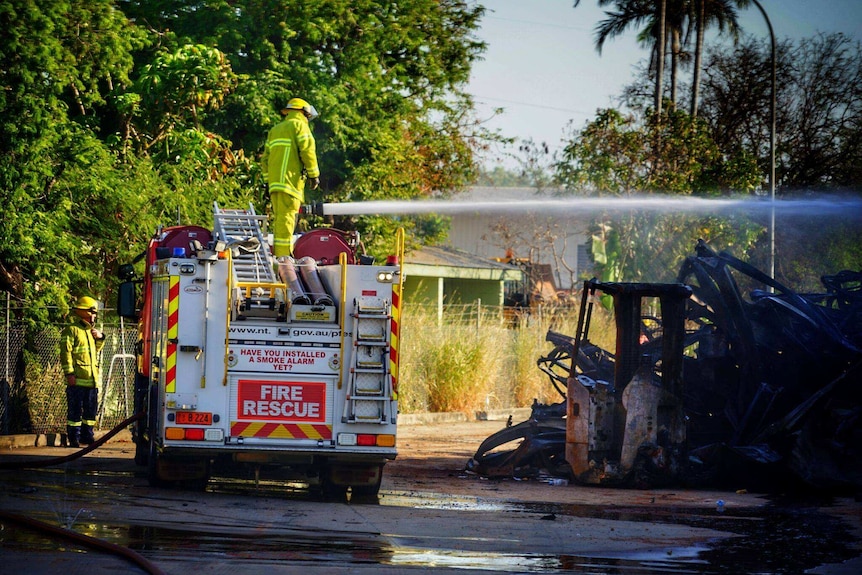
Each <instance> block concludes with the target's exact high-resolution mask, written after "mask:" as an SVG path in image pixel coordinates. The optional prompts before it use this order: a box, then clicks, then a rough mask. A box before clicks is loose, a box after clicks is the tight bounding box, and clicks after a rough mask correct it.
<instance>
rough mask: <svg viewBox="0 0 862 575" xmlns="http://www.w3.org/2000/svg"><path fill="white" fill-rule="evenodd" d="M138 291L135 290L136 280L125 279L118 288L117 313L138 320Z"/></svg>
mask: <svg viewBox="0 0 862 575" xmlns="http://www.w3.org/2000/svg"><path fill="white" fill-rule="evenodd" d="M136 299H137V292H136V290H135V282H133V281H125V282H123V283H121V284H120V287H119V289H118V290H117V315H119V316H120V317H122V318H125V319H131V320H135V321H137V319H138V314H137V310H136V309H135V300H136Z"/></svg>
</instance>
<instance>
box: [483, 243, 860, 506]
mask: <svg viewBox="0 0 862 575" xmlns="http://www.w3.org/2000/svg"><path fill="white" fill-rule="evenodd" d="M821 281H822V284H823V286H824V288H825V291H824V292H823V293H816V294H800V293H796V292H794V291H793V290H791V289H789V288H787V287H786V286H783V285H781V284H780V283H778V282H776V281H774V280H773V279H772V278H770V277H769V276H767V275H766V274H764V273H762V272H760V271H759V270H757V269H756V268H754V267H753V266H751V265H749V264H747V263H745V262H743V261H741V260H739V259H737V258H735V257H733V256H732V255H730V254H729V253H726V252H721V253H716V252H714V251H713V250H711V249H710V248H709V247H708V246H707V245H706V244H705V243H703V242H699V243H698V245H697V248H696V252H695V255H693V256H690V257H688V258H687V259H686V260H685V262H684V263H683V265H682V267H681V269H680V272H679V274H678V276H677V283H672V284H648V283H603V282H599V281H597V280H589V281H586V282H584V289H583V294H582V301H581V313H580V316H579V319H578V327H577V333H576V334H575V335H574V336H573V337H572V336H567V335H563V334H560V333H556V332H554V331H549V332H548V333H547V336H546V340H547V341H548V342H549V343H550V344H552V345H553V349H552V350H551V351H550V352H549V353H548V354H547V355H545V356H543V357H541V358H540V359H539V360H538V367H539V369H540V370H542V371H543V372H544V373H545V374H547V376H548V378H549V380H550V382H551V384H552V385H553V386H554V387H555V388H556V390H557V392H558V393H559V394H560V396H561V398H562V401H561V402H559V403H556V404H552V405H543V404H538V403H535V402H534V405H533V411H532V414H531V417H530V418H529V419H528V420H527V421H524V422H522V423H519V424H518V425H514V426H510V427H507V428H505V429H503V430H501V431H500V432H498V433H495V434H493V435H491V436H490V437H488V438H487V439H486V440H485V441H484V442H483V443H482V444H481V445H480V446H479V448H478V450H477V451H476V453H475V455H474V456H473V458H472V459H471V460H470V461H468V463H467V470H468V471H470V472H472V473H476V474H478V475H482V476H486V477H509V476H515V477H535V476H538V475H539V474H547V475H551V476H556V477H565V478H568V479H570V480H573V481H575V482H578V483H582V484H590V485H618V486H632V487H656V486H662V485H671V484H683V485H693V486H706V485H733V486H736V485H739V484H740V483H744V484H745V485H746V486H748V487H752V488H758V489H765V490H771V489H778V488H780V487H783V486H786V485H788V484H789V483H791V482H792V483H796V484H801V485H806V486H810V487H816V488H820V489H841V488H854V489H858V488H860V487H862V453H860V446H862V387H861V386H862V272H852V271H842V272H840V273H838V274H836V275H832V276H824V277H822V278H821ZM764 286H765V287H766V288H767V289H763V287H764ZM600 298H605V299H607V298H610V299H612V301H613V311H614V322H615V328H616V346H615V349H614V350H613V352H610V351H608V350H604V349H601V348H600V347H598V346H596V345H594V344H593V343H591V342H590V339H589V331H590V325H591V319H592V313H593V309H594V306H596V305H597V304H598V302H599V301H600ZM512 445H515V447H512V448H510V446H512Z"/></svg>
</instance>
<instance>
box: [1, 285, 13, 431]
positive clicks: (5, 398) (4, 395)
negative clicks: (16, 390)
mask: <svg viewBox="0 0 862 575" xmlns="http://www.w3.org/2000/svg"><path fill="white" fill-rule="evenodd" d="M11 297H12V294H11V292H8V291H7V292H6V330H5V337H4V340H5V341H4V342H3V343H4V345H5V349H6V353H5V354H4V358H3V364H4V365H3V380H2V381H0V434H3V435H8V434H9V387H10V383H9V380H10V377H9V351H10V350H9V347H10V346H9V338H10V337H11V334H10V333H9V332H10V331H11V330H12V323H11V321H10V319H11V317H10V316H11V305H12V304H11V299H10V298H11Z"/></svg>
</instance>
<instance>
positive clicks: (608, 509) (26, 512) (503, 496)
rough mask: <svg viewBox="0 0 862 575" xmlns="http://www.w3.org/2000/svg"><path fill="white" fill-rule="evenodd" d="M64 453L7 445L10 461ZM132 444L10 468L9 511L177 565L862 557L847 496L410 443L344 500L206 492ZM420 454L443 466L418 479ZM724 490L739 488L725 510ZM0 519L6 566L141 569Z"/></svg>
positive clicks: (793, 569) (847, 566)
mask: <svg viewBox="0 0 862 575" xmlns="http://www.w3.org/2000/svg"><path fill="white" fill-rule="evenodd" d="M424 432H427V433H431V434H433V433H434V431H433V430H425V431H424ZM422 433H423V431H420V430H414V431H413V436H412V440H413V441H414V442H415V441H421V435H422ZM480 435H481V433H480ZM410 439H411V434H410V432H409V431H407V432H406V433H405V434H404V440H405V444H407V443H409V441H410ZM416 451H419V450H418V449H417V450H416ZM70 452H71V450H68V449H61V448H42V449H39V450H13V451H11V452H10V451H8V450H7V451H3V452H2V453H0V462H9V461H24V460H29V461H31V462H32V461H34V458H36V457H39V458H44V456H45V455H48V454H50V455H54V456H56V455H65V454H67V453H70ZM131 457H132V448H131V445H130V444H127V443H111V444H108V446H107V447H105V448H102V449H100V450H98V451H97V452H94V453H92V454H90V455H88V456H87V457H84V458H81V459H77V460H75V461H72V462H67V463H63V464H62V465H58V466H51V467H42V468H39V467H31V468H27V469H17V470H7V471H0V487H2V489H0V510H2V511H3V512H5V513H13V514H16V515H19V516H27V517H31V518H34V519H37V520H39V521H42V522H45V523H48V524H51V525H60V526H67V527H70V528H71V529H72V530H73V531H74V532H76V533H79V534H83V535H86V536H90V537H93V538H96V539H98V540H99V541H105V542H109V543H113V544H116V545H119V546H122V547H125V548H128V549H132V550H134V551H135V552H137V553H138V554H140V556H143V557H144V558H146V559H147V560H149V561H150V562H152V563H153V564H154V565H156V566H157V568H159V569H161V570H162V571H163V572H165V573H170V574H177V575H179V574H190V573H194V574H195V575H207V574H221V573H231V574H236V573H250V574H256V573H268V574H302V575H316V574H318V573H320V574H323V573H327V574H340V573H379V572H386V573H413V572H416V573H419V572H423V573H424V572H433V573H435V574H444V573H458V574H460V575H463V574H465V573H487V572H489V571H491V572H495V571H496V572H510V573H562V572H580V573H820V574H825V573H831V574H843V573H859V572H862V569H860V567H862V562H860V559H859V555H860V553H862V549H860V544H859V541H860V532H859V531H858V525H859V524H860V522H859V517H860V510H859V503H858V502H856V501H854V500H853V499H852V498H850V499H847V498H832V499H830V500H828V501H825V500H808V501H805V500H800V499H798V498H797V499H794V500H792V501H790V500H782V499H781V498H765V497H761V496H756V495H739V494H734V493H732V492H731V493H728V494H721V493H719V494H716V493H711V492H685V493H680V492H674V493H669V492H661V491H655V492H644V491H640V492H627V493H623V494H620V493H619V492H612V491H609V490H584V489H581V488H577V487H575V486H565V487H551V486H548V485H544V484H540V483H539V482H520V483H519V484H514V483H511V484H495V485H491V484H489V483H488V482H485V481H482V480H480V479H479V478H475V477H467V476H465V475H464V474H461V473H458V472H457V470H455V469H451V470H450V471H449V472H448V473H447V472H446V470H445V468H441V463H440V461H439V460H432V459H428V460H422V459H416V460H411V459H410V458H409V457H405V458H403V459H402V458H399V459H402V460H401V461H398V462H396V463H395V464H392V465H391V466H387V473H386V475H385V476H384V485H383V489H382V491H381V495H380V497H379V498H378V499H376V500H373V501H336V502H334V501H323V500H321V499H320V497H319V496H317V495H316V494H315V492H314V490H309V489H308V488H307V486H305V485H303V484H285V483H283V482H262V483H260V484H258V485H255V484H254V483H253V482H252V481H249V480H243V479H231V478H214V479H213V480H212V481H211V482H210V484H209V485H208V487H207V491H206V492H196V491H188V490H182V489H169V490H160V489H154V488H151V487H150V486H149V485H148V484H147V481H146V478H145V473H144V471H143V470H142V469H141V468H138V467H136V466H135V465H134V463H133V462H132V459H131ZM459 457H460V455H459ZM399 465H400V466H401V467H399ZM411 465H413V466H419V467H421V466H422V465H428V466H433V467H436V468H437V473H436V474H435V473H433V472H429V473H428V474H427V479H423V480H421V481H420V480H417V479H416V475H415V473H412V472H411V471H410V470H409V468H410V466H411ZM447 486H448V487H447ZM716 497H725V498H726V499H727V501H728V502H729V505H728V506H727V507H726V508H725V509H724V510H723V511H719V510H718V509H717V508H716V506H715V505H714V501H715V498H716ZM657 500H658V503H656V501H657ZM0 528H2V530H0V572H2V573H10V574H12V573H28V574H30V573H32V574H36V575H38V574H41V573H46V574H47V573H51V574H57V573H60V574H62V575H75V574H77V573H82V574H84V573H86V574H87V575H94V574H98V573H102V572H104V573H118V572H125V573H145V572H146V571H145V570H144V569H142V568H141V567H139V566H136V565H135V564H133V563H132V562H131V561H130V560H129V559H127V558H124V557H118V556H116V555H113V554H111V553H107V552H104V551H101V550H96V549H92V548H88V547H85V546H82V545H81V544H79V543H76V542H71V541H67V540H64V539H60V538H58V537H57V536H55V535H47V534H45V533H42V532H39V531H36V530H34V529H31V528H30V527H28V526H22V525H19V524H17V523H15V522H14V521H11V520H8V519H3V518H2V517H0Z"/></svg>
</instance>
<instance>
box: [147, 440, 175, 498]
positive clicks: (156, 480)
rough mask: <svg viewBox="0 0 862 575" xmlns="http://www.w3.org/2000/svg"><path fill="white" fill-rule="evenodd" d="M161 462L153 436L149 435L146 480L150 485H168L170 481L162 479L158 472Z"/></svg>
mask: <svg viewBox="0 0 862 575" xmlns="http://www.w3.org/2000/svg"><path fill="white" fill-rule="evenodd" d="M160 463H161V456H160V455H159V451H158V449H157V448H156V442H155V440H154V439H153V437H152V436H151V437H150V453H149V456H148V457H147V480H148V481H149V483H150V487H169V486H170V484H171V483H170V482H169V481H165V480H164V479H162V477H161V474H160V472H159V467H160Z"/></svg>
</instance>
